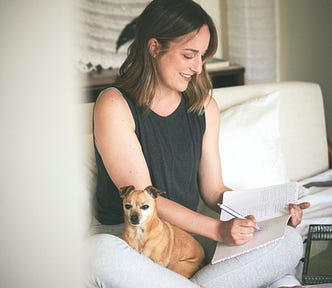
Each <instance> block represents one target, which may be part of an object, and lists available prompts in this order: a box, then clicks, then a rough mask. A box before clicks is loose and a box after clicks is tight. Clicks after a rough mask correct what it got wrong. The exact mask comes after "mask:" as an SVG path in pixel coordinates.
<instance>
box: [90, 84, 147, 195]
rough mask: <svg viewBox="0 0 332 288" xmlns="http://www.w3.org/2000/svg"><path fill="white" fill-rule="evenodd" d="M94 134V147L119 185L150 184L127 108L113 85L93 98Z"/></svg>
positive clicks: (139, 186)
mask: <svg viewBox="0 0 332 288" xmlns="http://www.w3.org/2000/svg"><path fill="white" fill-rule="evenodd" d="M94 135H95V140H96V145H97V149H98V151H99V153H100V155H101V157H102V159H103V162H104V165H105V167H106V169H107V172H108V174H109V176H110V177H111V179H112V180H113V182H114V184H115V185H116V186H117V187H118V188H120V187H123V186H127V185H134V186H135V187H136V188H137V189H144V188H145V187H146V186H148V185H151V180H150V175H149V170H148V167H147V164H146V162H145V158H144V156H143V152H142V149H141V145H140V143H139V141H138V139H137V137H136V134H135V121H134V119H133V117H132V114H131V112H130V108H129V106H128V104H127V102H126V100H125V99H124V97H123V96H122V95H121V94H120V92H119V91H118V90H116V89H114V88H111V89H109V90H106V91H105V92H103V93H102V94H101V95H100V96H99V97H98V99H97V102H96V106H95V110H94Z"/></svg>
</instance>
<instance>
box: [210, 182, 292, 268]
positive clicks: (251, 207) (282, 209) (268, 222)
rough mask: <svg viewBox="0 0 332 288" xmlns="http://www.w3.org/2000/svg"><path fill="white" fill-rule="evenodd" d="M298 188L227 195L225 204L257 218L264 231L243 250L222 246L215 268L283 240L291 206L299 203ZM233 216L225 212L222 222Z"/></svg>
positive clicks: (275, 186) (218, 248) (255, 236)
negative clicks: (223, 262) (218, 264)
mask: <svg viewBox="0 0 332 288" xmlns="http://www.w3.org/2000/svg"><path fill="white" fill-rule="evenodd" d="M297 199H298V184H297V183H295V182H292V183H286V184H281V185H274V186H270V187H263V188H258V189H248V190H236V191H228V192H225V193H224V195H223V204H225V205H227V206H228V207H231V208H232V209H234V210H235V211H237V212H239V213H241V214H243V215H254V216H255V218H256V220H257V224H258V226H259V227H260V228H262V231H258V232H255V235H254V239H252V240H251V241H249V242H248V243H246V244H244V245H241V246H226V245H224V244H222V243H218V244H217V247H216V251H215V254H214V257H213V259H212V264H215V263H217V262H220V261H223V260H226V259H230V258H233V257H236V256H238V255H241V254H244V253H248V252H249V251H251V250H254V249H258V248H260V247H263V246H265V245H268V244H270V243H273V242H275V241H277V240H279V239H281V238H282V237H283V236H284V234H285V227H286V225H287V222H288V220H289V218H290V214H289V211H288V208H287V206H288V204H290V203H297ZM231 218H232V216H230V215H228V214H227V213H225V212H222V213H221V215H220V219H221V220H223V221H226V220H229V219H231Z"/></svg>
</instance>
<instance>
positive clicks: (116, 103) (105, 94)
mask: <svg viewBox="0 0 332 288" xmlns="http://www.w3.org/2000/svg"><path fill="white" fill-rule="evenodd" d="M94 119H95V124H96V125H98V124H99V123H105V121H106V123H109V124H112V123H113V124H115V125H120V124H121V123H122V124H125V123H127V124H129V125H130V126H132V125H134V121H133V117H132V114H131V111H130V108H129V105H128V103H127V101H126V99H125V98H124V96H123V95H122V93H121V92H120V91H119V90H118V89H116V88H109V89H106V90H104V91H102V92H101V94H100V95H99V96H98V98H97V101H96V105H95V109H94Z"/></svg>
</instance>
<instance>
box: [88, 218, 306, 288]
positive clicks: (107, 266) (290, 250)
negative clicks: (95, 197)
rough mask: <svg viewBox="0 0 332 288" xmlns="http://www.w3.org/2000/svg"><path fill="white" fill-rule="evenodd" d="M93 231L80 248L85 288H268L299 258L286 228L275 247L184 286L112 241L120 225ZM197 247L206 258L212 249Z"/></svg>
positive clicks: (297, 242)
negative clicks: (85, 257) (84, 254)
mask: <svg viewBox="0 0 332 288" xmlns="http://www.w3.org/2000/svg"><path fill="white" fill-rule="evenodd" d="M94 228H95V231H94V233H96V234H94V235H92V236H90V237H89V239H88V243H87V248H86V249H87V250H88V251H89V254H88V255H89V257H88V260H87V264H88V269H89V270H88V274H89V275H90V277H89V279H88V285H87V286H88V287H99V288H101V287H102V288H131V287H142V288H145V287H153V288H175V287H181V288H194V287H196V288H197V287H199V285H203V286H204V287H205V288H223V287H227V288H232V287H234V288H239V287H246V288H251V287H252V288H258V287H269V285H270V284H271V283H273V282H274V281H277V280H278V279H280V278H282V277H283V276H284V275H286V274H287V273H288V272H290V271H292V270H293V269H294V268H295V267H296V265H297V264H298V261H299V260H300V258H301V257H302V252H303V251H302V249H303V248H302V247H303V246H302V239H301V237H300V235H299V234H298V233H297V231H296V230H295V229H293V228H291V227H287V229H286V235H285V237H284V239H282V240H280V241H278V242H277V243H275V244H271V245H268V246H266V247H264V248H261V249H258V250H255V251H252V252H250V253H247V254H244V255H241V256H239V257H236V258H233V259H229V260H226V261H223V262H220V263H217V264H214V265H212V264H207V265H206V266H204V267H203V268H202V269H201V270H199V271H198V272H197V273H196V274H195V275H194V276H193V277H192V278H191V279H190V280H188V279H186V278H184V277H182V276H180V275H178V274H176V273H174V272H173V271H171V270H169V269H167V268H164V267H162V266H160V265H158V264H156V263H154V262H153V261H151V260H150V259H149V258H147V257H146V256H144V255H141V254H139V253H138V252H137V251H135V250H133V249H132V248H130V247H129V246H128V245H127V244H126V243H125V242H124V241H123V240H122V239H121V238H119V237H118V236H120V235H121V233H122V229H123V225H116V226H105V225H97V226H95V227H94ZM111 234H113V235H111ZM115 235H117V236H115ZM198 240H199V241H200V240H201V239H198ZM201 244H202V246H203V247H204V249H205V251H206V254H207V256H208V258H211V257H212V255H213V252H214V248H215V243H213V241H202V242H201Z"/></svg>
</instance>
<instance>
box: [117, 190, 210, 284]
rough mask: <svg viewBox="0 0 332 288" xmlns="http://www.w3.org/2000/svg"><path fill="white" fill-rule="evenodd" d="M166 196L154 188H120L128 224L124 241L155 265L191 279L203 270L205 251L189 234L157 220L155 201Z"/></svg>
mask: <svg viewBox="0 0 332 288" xmlns="http://www.w3.org/2000/svg"><path fill="white" fill-rule="evenodd" d="M163 193H165V192H163V191H161V190H158V189H157V188H155V187H153V186H148V187H146V188H145V189H144V190H135V187H134V186H126V187H122V188H120V196H121V198H122V199H123V209H124V222H125V229H124V232H123V236H122V237H123V239H124V240H125V241H126V242H127V243H128V245H129V246H131V247H132V248H134V249H135V250H137V251H138V252H140V253H142V254H144V255H146V256H147V257H149V258H151V259H152V260H153V261H154V262H156V263H158V264H160V265H162V266H165V267H167V268H169V269H171V270H173V271H174V272H176V273H178V274H181V275H182V276H184V277H186V278H191V277H192V276H193V275H194V274H195V272H196V271H197V270H198V269H199V268H200V267H201V264H202V262H203V259H204V257H205V254H204V250H203V248H202V246H201V245H200V244H199V243H198V241H196V240H195V239H194V238H193V237H192V236H191V235H190V234H188V233H187V232H185V231H183V230H182V229H180V228H178V227H176V226H173V225H171V224H170V223H168V222H166V221H164V220H162V219H160V218H159V217H158V215H157V209H156V201H155V198H157V197H158V196H159V195H160V194H163Z"/></svg>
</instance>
